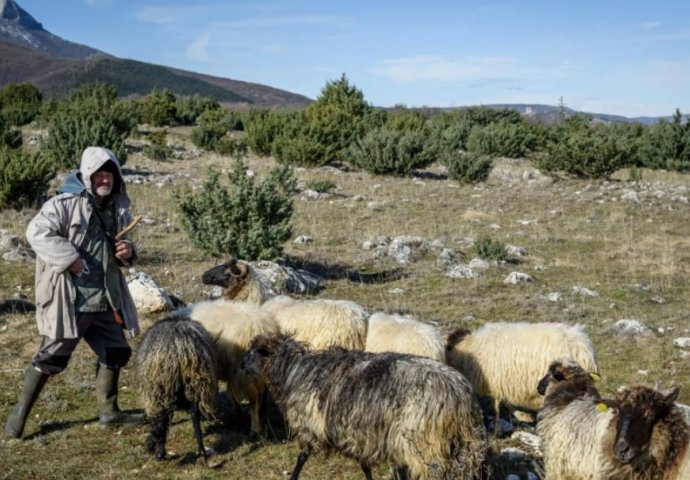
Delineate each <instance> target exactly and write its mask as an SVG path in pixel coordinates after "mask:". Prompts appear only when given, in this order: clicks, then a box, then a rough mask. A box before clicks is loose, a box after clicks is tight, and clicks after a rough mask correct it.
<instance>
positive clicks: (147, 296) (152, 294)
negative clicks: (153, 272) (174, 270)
mask: <svg viewBox="0 0 690 480" xmlns="http://www.w3.org/2000/svg"><path fill="white" fill-rule="evenodd" d="M127 286H128V287H129V291H130V293H131V294H132V298H134V305H135V306H136V308H137V311H139V312H141V313H160V312H166V311H170V310H172V309H173V308H174V305H173V302H172V300H171V299H170V297H169V296H168V294H167V293H166V292H165V290H163V289H162V288H161V287H160V286H159V285H158V284H156V282H155V281H154V280H153V279H152V278H151V277H150V276H149V275H147V274H146V273H143V272H134V273H133V274H132V275H130V276H128V277H127Z"/></svg>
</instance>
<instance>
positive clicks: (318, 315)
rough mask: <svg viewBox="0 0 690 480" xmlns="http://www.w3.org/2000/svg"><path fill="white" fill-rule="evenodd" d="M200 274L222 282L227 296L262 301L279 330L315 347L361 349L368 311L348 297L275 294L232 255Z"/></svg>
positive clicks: (205, 279)
mask: <svg viewBox="0 0 690 480" xmlns="http://www.w3.org/2000/svg"><path fill="white" fill-rule="evenodd" d="M201 278H202V282H203V283H205V284H208V285H220V286H222V287H223V288H224V289H225V290H224V297H225V298H226V299H242V300H246V301H248V302H252V303H255V304H257V305H262V304H265V305H266V306H265V308H266V309H267V310H268V311H270V312H271V313H272V314H273V316H274V317H275V319H276V321H277V322H278V325H279V327H280V329H281V331H282V332H285V333H292V334H294V336H295V338H296V339H297V340H299V341H301V342H305V343H308V344H309V345H310V346H311V347H312V348H314V349H317V350H320V349H325V348H328V347H331V346H339V347H342V348H346V349H353V350H363V349H364V343H365V341H366V333H367V318H368V317H369V313H368V312H367V311H366V310H365V309H364V307H362V306H361V305H358V304H356V303H354V302H350V301H347V300H331V299H316V300H302V301H297V300H293V301H290V298H289V297H286V296H280V297H278V298H275V297H274V295H273V294H271V293H269V290H268V289H267V288H266V286H265V285H264V284H263V283H262V281H261V279H260V278H259V277H258V275H257V274H256V272H255V271H254V269H253V268H252V267H251V266H250V265H249V264H248V263H246V262H242V261H237V260H235V259H234V258H232V259H230V260H229V261H228V262H226V263H224V264H221V265H217V266H215V267H213V268H211V269H209V270H207V271H206V272H204V274H203V275H202V277H201ZM262 306H263V305H262Z"/></svg>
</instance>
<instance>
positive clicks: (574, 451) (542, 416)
mask: <svg viewBox="0 0 690 480" xmlns="http://www.w3.org/2000/svg"><path fill="white" fill-rule="evenodd" d="M537 388H538V391H539V392H540V393H543V394H544V395H545V398H544V405H543V406H542V408H541V409H540V410H539V414H538V421H537V432H538V434H539V436H540V437H541V439H542V445H543V449H544V462H545V467H546V478H549V479H555V480H558V479H566V478H567V479H590V478H596V479H612V478H620V479H626V480H651V479H659V480H681V479H687V478H690V448H689V447H688V442H689V438H688V435H689V434H688V425H687V424H686V423H685V420H684V419H683V414H682V413H681V412H680V410H679V409H678V407H676V406H675V405H674V403H673V402H674V401H675V400H676V398H677V397H678V389H677V388H675V389H672V390H670V391H668V392H665V393H662V392H659V391H656V390H654V389H651V388H648V387H644V386H640V385H636V386H631V387H623V388H621V389H620V390H619V391H618V392H617V393H616V395H615V397H614V398H613V399H601V398H600V397H599V394H598V392H597V391H596V388H594V384H593V382H592V379H591V378H590V374H588V373H586V372H585V371H584V370H583V369H582V368H581V367H580V366H579V365H577V364H576V363H575V362H573V361H571V360H566V359H559V360H557V361H555V362H554V363H552V364H551V366H550V367H549V372H548V373H547V374H546V376H545V377H544V378H543V379H542V380H541V381H540V382H539V385H538V387H537Z"/></svg>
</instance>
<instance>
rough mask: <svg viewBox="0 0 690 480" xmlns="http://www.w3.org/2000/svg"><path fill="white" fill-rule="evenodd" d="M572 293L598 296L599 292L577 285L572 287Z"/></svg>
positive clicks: (582, 295)
mask: <svg viewBox="0 0 690 480" xmlns="http://www.w3.org/2000/svg"><path fill="white" fill-rule="evenodd" d="M573 293H574V294H576V295H580V296H581V297H598V296H599V292H595V291H594V290H590V289H589V288H585V287H580V286H577V285H576V286H574V287H573Z"/></svg>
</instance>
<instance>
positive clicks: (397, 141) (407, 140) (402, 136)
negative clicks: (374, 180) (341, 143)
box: [350, 127, 437, 176]
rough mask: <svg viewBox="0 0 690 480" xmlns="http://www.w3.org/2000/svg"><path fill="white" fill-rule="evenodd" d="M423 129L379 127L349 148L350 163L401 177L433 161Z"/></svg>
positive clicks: (432, 150) (433, 157) (373, 171)
mask: <svg viewBox="0 0 690 480" xmlns="http://www.w3.org/2000/svg"><path fill="white" fill-rule="evenodd" d="M428 140H429V135H428V131H427V130H426V129H419V130H412V131H405V130H394V129H391V128H386V127H383V128H379V129H376V130H373V131H371V132H369V133H367V134H366V135H365V136H364V138H362V139H361V140H359V141H357V142H356V143H355V144H353V146H352V147H351V148H350V163H352V164H353V165H355V166H356V167H359V168H362V169H364V170H366V171H368V172H371V173H373V174H376V175H397V176H405V175H409V174H410V173H412V171H413V170H415V169H419V168H426V167H428V166H429V165H431V163H433V162H434V160H435V159H436V154H437V150H436V148H435V146H434V145H433V143H431V142H429V141H428Z"/></svg>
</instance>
